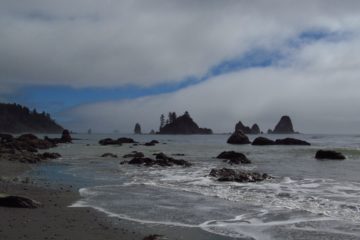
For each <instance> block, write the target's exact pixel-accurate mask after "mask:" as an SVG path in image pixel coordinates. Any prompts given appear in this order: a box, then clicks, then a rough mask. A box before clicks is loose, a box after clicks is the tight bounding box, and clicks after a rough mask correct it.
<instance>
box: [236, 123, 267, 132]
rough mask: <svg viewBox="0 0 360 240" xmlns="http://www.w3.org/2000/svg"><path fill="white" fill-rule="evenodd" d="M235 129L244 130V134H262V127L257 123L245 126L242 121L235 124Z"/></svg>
mask: <svg viewBox="0 0 360 240" xmlns="http://www.w3.org/2000/svg"><path fill="white" fill-rule="evenodd" d="M235 131H242V132H243V133H244V134H260V132H261V131H260V127H259V125H257V124H256V123H255V124H254V125H252V127H251V128H250V127H248V126H245V125H244V124H243V123H242V122H241V121H239V122H238V123H237V124H236V125H235Z"/></svg>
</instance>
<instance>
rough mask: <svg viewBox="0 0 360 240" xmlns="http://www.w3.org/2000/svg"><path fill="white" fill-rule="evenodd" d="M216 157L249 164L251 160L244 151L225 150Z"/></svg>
mask: <svg viewBox="0 0 360 240" xmlns="http://www.w3.org/2000/svg"><path fill="white" fill-rule="evenodd" d="M216 158H219V159H224V161H225V162H227V163H229V164H240V163H242V164H249V163H251V161H250V160H249V159H248V158H247V157H246V156H245V154H243V153H239V152H234V151H225V152H222V153H220V154H219V155H218V156H217V157H216Z"/></svg>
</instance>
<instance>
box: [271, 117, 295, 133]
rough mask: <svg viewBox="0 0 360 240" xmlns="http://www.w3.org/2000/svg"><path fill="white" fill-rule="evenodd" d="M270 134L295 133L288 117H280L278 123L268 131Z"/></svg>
mask: <svg viewBox="0 0 360 240" xmlns="http://www.w3.org/2000/svg"><path fill="white" fill-rule="evenodd" d="M268 133H270V134H293V133H297V132H295V131H294V127H293V124H292V121H291V118H290V117H289V116H282V117H281V119H280V121H279V122H278V123H277V124H276V126H275V128H274V130H273V131H271V130H269V131H268Z"/></svg>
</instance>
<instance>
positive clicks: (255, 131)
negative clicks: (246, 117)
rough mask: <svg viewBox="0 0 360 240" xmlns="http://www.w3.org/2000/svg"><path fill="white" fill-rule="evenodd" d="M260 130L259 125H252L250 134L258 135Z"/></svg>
mask: <svg viewBox="0 0 360 240" xmlns="http://www.w3.org/2000/svg"><path fill="white" fill-rule="evenodd" d="M260 133H261V130H260V127H259V125H257V124H256V123H255V124H254V125H252V127H251V134H260Z"/></svg>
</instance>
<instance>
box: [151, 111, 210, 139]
mask: <svg viewBox="0 0 360 240" xmlns="http://www.w3.org/2000/svg"><path fill="white" fill-rule="evenodd" d="M158 134H212V130H211V129H209V128H200V127H199V126H198V125H197V124H196V123H195V122H194V120H193V119H192V118H191V117H190V114H189V113H188V112H185V113H184V115H182V116H180V117H176V113H175V112H173V113H169V119H168V120H167V122H166V123H164V115H162V116H161V123H160V131H159V132H158Z"/></svg>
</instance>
